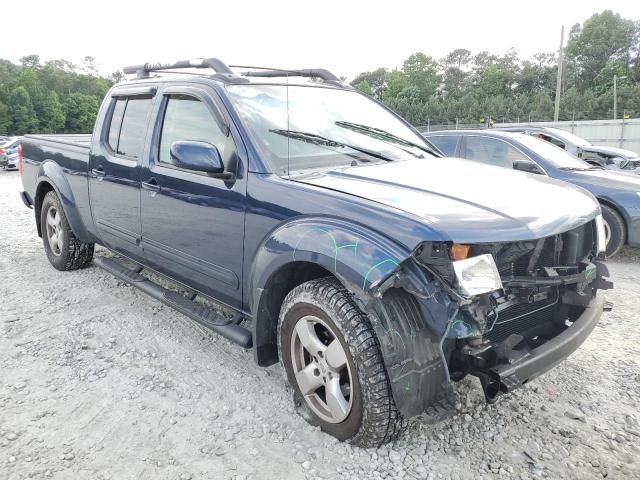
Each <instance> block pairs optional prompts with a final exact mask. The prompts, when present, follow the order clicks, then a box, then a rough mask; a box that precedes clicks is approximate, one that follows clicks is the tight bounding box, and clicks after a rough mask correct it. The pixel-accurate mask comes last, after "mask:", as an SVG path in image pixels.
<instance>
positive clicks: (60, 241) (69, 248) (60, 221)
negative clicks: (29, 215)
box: [40, 191, 94, 271]
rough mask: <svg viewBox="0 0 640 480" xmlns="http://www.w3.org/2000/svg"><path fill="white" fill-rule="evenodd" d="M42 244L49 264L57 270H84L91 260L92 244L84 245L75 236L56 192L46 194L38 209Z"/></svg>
mask: <svg viewBox="0 0 640 480" xmlns="http://www.w3.org/2000/svg"><path fill="white" fill-rule="evenodd" d="M40 226H41V228H42V243H43V244H44V250H45V252H46V253H47V258H48V259H49V263H51V265H53V267H54V268H55V269H57V270H62V271H67V270H76V269H78V268H84V267H86V266H87V265H89V264H90V263H91V260H93V250H94V244H93V243H84V242H82V241H80V240H79V239H78V237H76V236H75V234H74V233H73V231H72V230H71V227H70V226H69V222H68V221H67V216H66V215H65V213H64V210H63V209H62V203H61V202H60V199H59V198H58V195H56V192H54V191H51V192H48V193H47V194H46V195H45V196H44V199H43V200H42V207H41V209H40Z"/></svg>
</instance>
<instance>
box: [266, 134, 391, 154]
mask: <svg viewBox="0 0 640 480" xmlns="http://www.w3.org/2000/svg"><path fill="white" fill-rule="evenodd" d="M269 131H270V132H273V133H276V134H278V135H282V136H283V137H288V138H293V139H294V140H300V141H301V142H306V143H311V144H313V145H320V146H322V147H329V148H350V149H351V150H355V151H356V152H360V153H364V154H366V155H369V156H371V157H375V158H379V159H380V160H384V161H385V162H393V161H394V160H393V158H390V157H387V156H386V155H383V154H381V153H378V152H374V151H373V150H369V149H367V148H362V147H358V146H356V145H351V144H348V143H343V142H338V141H336V140H331V139H330V138H327V137H323V136H322V135H317V134H315V133H310V132H298V131H296V130H285V129H277V128H274V129H271V130H269ZM362 160H363V161H365V162H366V161H369V160H366V159H362Z"/></svg>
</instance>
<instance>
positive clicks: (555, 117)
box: [553, 25, 564, 122]
mask: <svg viewBox="0 0 640 480" xmlns="http://www.w3.org/2000/svg"><path fill="white" fill-rule="evenodd" d="M563 43H564V25H562V28H561V29H560V49H559V50H558V78H557V79H556V105H555V107H556V108H555V110H554V112H553V121H554V122H557V121H558V118H559V117H560V90H561V89H562V64H563V56H564V55H563V48H562V44H563Z"/></svg>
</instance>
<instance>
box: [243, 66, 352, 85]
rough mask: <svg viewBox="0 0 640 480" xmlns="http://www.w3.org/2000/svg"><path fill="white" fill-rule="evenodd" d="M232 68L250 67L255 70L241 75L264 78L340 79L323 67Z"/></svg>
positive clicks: (332, 80) (331, 80) (333, 80)
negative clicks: (286, 68)
mask: <svg viewBox="0 0 640 480" xmlns="http://www.w3.org/2000/svg"><path fill="white" fill-rule="evenodd" d="M231 66H232V67H234V68H252V69H255V70H257V71H255V72H251V71H248V72H242V75H243V76H245V77H265V78H273V77H286V76H294V77H310V78H321V79H322V80H326V81H328V82H340V79H339V78H338V77H336V76H335V75H334V74H333V73H331V72H330V71H329V70H326V69H324V68H305V69H302V70H283V69H278V68H265V67H251V66H246V65H231Z"/></svg>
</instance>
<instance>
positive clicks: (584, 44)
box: [566, 10, 640, 88]
mask: <svg viewBox="0 0 640 480" xmlns="http://www.w3.org/2000/svg"><path fill="white" fill-rule="evenodd" d="M639 32H640V26H639V24H638V22H634V21H632V20H628V19H625V18H622V17H621V16H620V14H617V13H613V12H612V11H611V10H605V11H603V12H602V13H596V14H595V15H593V16H592V17H591V18H589V19H588V20H586V21H585V22H584V25H582V27H580V26H574V27H573V29H572V30H571V33H570V37H569V41H568V42H567V49H566V52H567V57H568V59H569V62H570V63H573V64H574V66H575V68H576V70H577V71H578V74H579V81H580V84H581V85H582V86H583V87H584V88H590V87H595V86H597V82H596V78H597V77H598V74H599V73H600V71H601V70H602V69H603V68H604V67H605V66H606V65H607V63H608V62H609V61H611V60H620V61H622V62H623V63H624V65H625V66H626V69H628V68H630V67H631V66H632V64H633V63H634V62H636V61H637V59H638V49H639V47H640V39H639Z"/></svg>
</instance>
